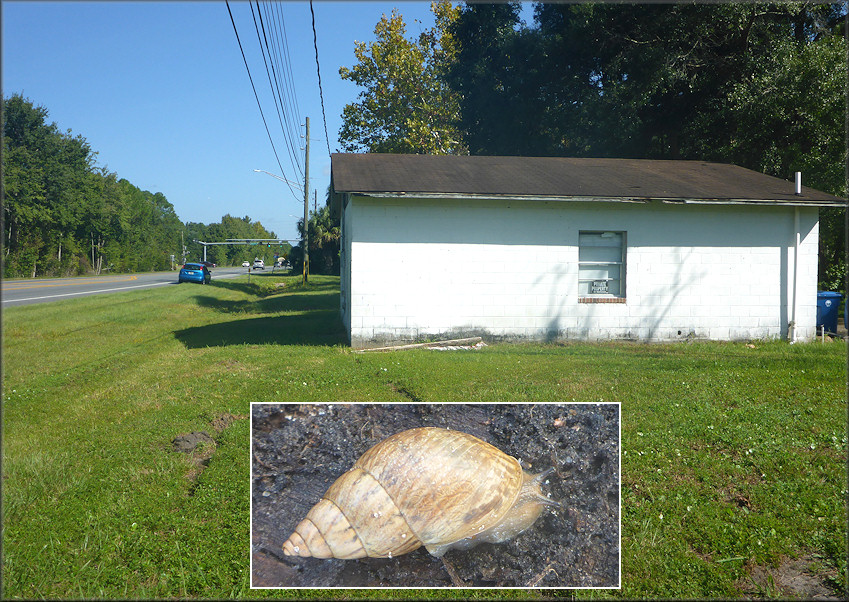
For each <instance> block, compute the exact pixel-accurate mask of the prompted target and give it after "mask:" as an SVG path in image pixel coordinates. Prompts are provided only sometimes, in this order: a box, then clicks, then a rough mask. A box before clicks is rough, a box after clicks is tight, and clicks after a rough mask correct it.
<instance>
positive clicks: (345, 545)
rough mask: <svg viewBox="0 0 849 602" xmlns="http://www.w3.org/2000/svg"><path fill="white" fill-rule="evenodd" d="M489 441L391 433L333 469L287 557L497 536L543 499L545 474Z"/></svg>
mask: <svg viewBox="0 0 849 602" xmlns="http://www.w3.org/2000/svg"><path fill="white" fill-rule="evenodd" d="M549 472H550V471H547V472H545V473H542V474H539V475H536V476H534V475H531V474H529V473H527V472H525V471H523V470H522V468H521V466H520V464H519V462H518V460H516V459H515V458H513V457H512V456H509V455H507V454H505V453H504V452H502V451H500V450H499V449H498V448H496V447H493V446H492V445H490V444H489V443H486V442H485V441H482V440H480V439H478V438H477V437H473V436H472V435H469V434H466V433H462V432H459V431H450V430H446V429H440V428H430V427H425V428H416V429H410V430H407V431H403V432H400V433H397V434H395V435H393V436H391V437H389V438H388V439H385V440H384V441H382V442H380V443H378V444H377V445H375V446H374V447H372V448H371V449H369V450H368V451H367V452H366V453H365V454H363V455H362V457H360V459H359V460H357V462H356V463H355V464H354V466H353V468H351V470H349V471H348V472H346V473H345V474H343V475H342V476H340V477H339V478H338V479H337V480H336V482H334V483H333V485H331V486H330V488H329V489H328V490H327V492H326V493H325V494H324V496H322V499H321V500H320V501H319V502H318V503H317V504H316V505H315V506H313V507H312V509H311V510H310V511H309V512H308V513H307V515H306V517H305V518H304V519H303V520H302V521H301V522H300V523H299V524H298V525H297V527H296V528H295V531H294V533H292V535H291V536H290V537H289V539H288V540H286V542H285V543H284V544H283V553H284V554H285V555H288V556H313V557H316V558H343V559H347V558H363V557H366V556H369V557H373V558H391V557H393V556H400V555H401V554H406V553H408V552H412V551H413V550H415V549H417V548H419V547H420V546H422V545H424V546H425V547H426V548H427V550H428V551H429V552H430V553H431V554H433V555H434V556H442V555H443V554H444V553H445V552H446V551H447V550H449V549H451V548H468V547H471V546H472V545H475V544H477V543H479V542H482V541H486V542H491V543H498V542H501V541H505V540H506V539H509V538H510V537H512V536H514V535H516V534H518V533H519V532H521V531H523V530H525V529H527V528H528V527H530V526H531V525H532V524H533V523H534V521H535V520H536V519H537V517H538V516H539V515H540V513H541V512H542V510H543V509H544V507H545V506H547V505H548V506H552V505H554V506H556V505H558V504H557V503H556V502H553V501H552V500H550V499H548V498H547V497H545V496H543V495H542V493H541V491H540V483H541V481H542V479H543V478H544V477H545V476H546V475H547V474H549Z"/></svg>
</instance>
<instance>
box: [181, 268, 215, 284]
mask: <svg viewBox="0 0 849 602" xmlns="http://www.w3.org/2000/svg"><path fill="white" fill-rule="evenodd" d="M210 280H212V274H210V273H209V268H208V267H206V266H205V265H203V264H202V263H187V264H185V265H184V266H183V267H182V269H180V275H179V276H178V277H177V282H197V283H198V284H209V281H210Z"/></svg>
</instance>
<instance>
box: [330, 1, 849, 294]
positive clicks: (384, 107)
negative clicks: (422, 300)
mask: <svg viewBox="0 0 849 602" xmlns="http://www.w3.org/2000/svg"><path fill="white" fill-rule="evenodd" d="M431 9H432V11H433V13H434V17H435V24H434V26H433V27H432V28H429V29H425V30H424V31H422V32H421V33H420V34H419V35H418V36H408V34H407V31H406V24H405V23H404V19H403V16H402V15H401V14H400V13H399V12H398V11H397V10H394V11H393V12H392V13H391V14H390V15H388V16H387V15H384V16H383V18H382V19H381V20H380V21H379V22H378V24H377V26H376V27H375V40H374V42H372V43H370V44H366V43H364V42H358V43H357V44H356V46H355V58H356V61H357V62H356V64H355V65H354V66H353V67H351V68H348V67H342V68H341V69H340V75H341V77H342V78H343V79H347V80H350V81H352V82H354V83H355V84H357V85H358V86H359V87H360V88H361V91H360V93H359V95H358V97H357V101H356V102H353V103H350V104H348V105H347V106H345V108H344V110H343V115H342V118H343V124H342V127H341V129H340V133H339V138H340V143H341V145H342V147H343V148H344V150H346V151H348V152H395V153H421V154H473V155H524V156H570V157H621V158H641V159H690V160H702V161H715V162H722V163H733V164H736V165H739V166H742V167H746V168H749V169H753V170H755V171H759V172H762V173H766V174H768V175H772V176H776V177H779V178H783V179H790V178H792V174H793V172H794V171H801V172H803V177H804V178H805V184H806V185H808V186H811V187H814V188H817V189H820V190H823V191H825V192H829V193H831V194H834V195H838V196H844V197H845V196H846V194H847V189H846V188H847V184H846V170H845V166H846V161H847V152H846V138H845V135H846V134H845V132H846V129H845V118H846V117H845V115H846V89H845V88H846V87H845V83H846V75H847V67H846V52H847V40H846V38H847V32H846V26H845V18H846V11H847V7H846V3H833V4H822V3H817V2H783V3H773V4H767V3H719V4H714V3H710V4H703V3H696V4H619V3H612V4H591V3H578V4H562V3H551V4H546V3H535V4H534V5H533V21H532V22H531V23H529V24H528V23H523V22H522V20H521V5H520V3H519V2H507V3H496V4H479V3H463V4H460V5H453V4H451V3H450V2H449V1H448V0H439V1H437V2H433V3H432V4H431ZM844 213H845V212H844V211H843V210H841V209H829V210H823V211H822V212H821V227H820V272H819V280H820V286H821V287H822V288H826V289H830V290H843V287H844V284H843V283H844V280H845V278H846V261H845V247H846V240H845V228H844Z"/></svg>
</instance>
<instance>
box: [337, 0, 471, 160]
mask: <svg viewBox="0 0 849 602" xmlns="http://www.w3.org/2000/svg"><path fill="white" fill-rule="evenodd" d="M431 10H432V11H433V12H434V15H435V17H436V23H435V25H434V27H433V28H432V29H429V30H426V31H424V32H422V34H421V35H420V36H419V37H418V39H408V38H407V32H406V25H405V23H404V19H403V17H402V16H401V14H400V13H399V12H398V11H397V9H395V10H393V11H392V14H391V15H390V16H389V17H387V16H386V15H383V17H382V18H381V20H380V21H379V22H378V23H377V26H376V27H375V30H374V33H375V37H376V40H375V41H374V42H372V43H371V44H366V43H365V42H357V43H356V45H355V49H354V55H355V56H356V58H357V64H356V65H354V66H353V68H351V69H348V68H347V67H341V68H340V69H339V75H340V76H341V77H342V79H347V80H350V81H352V82H354V83H355V84H357V85H358V86H360V87H362V88H363V90H362V91H361V92H360V93H359V95H358V99H359V102H357V103H351V104H348V105H346V106H345V107H344V109H343V111H342V127H341V129H340V132H339V140H340V142H341V143H342V145H343V147H344V148H345V150H347V151H349V152H359V151H366V152H377V153H419V154H464V153H465V152H466V149H465V145H464V143H463V140H462V136H461V134H460V130H459V129H458V127H457V118H458V115H459V96H458V95H457V94H456V92H454V91H453V90H452V89H451V88H450V87H449V85H448V83H447V81H446V79H445V72H446V70H447V68H448V66H449V65H450V64H451V63H452V62H453V61H454V60H455V55H456V44H455V42H454V40H453V37H452V34H451V33H450V31H449V30H450V26H451V23H452V22H453V21H454V19H456V17H457V14H458V10H457V9H456V8H454V7H452V5H451V3H450V2H448V1H447V0H440V1H438V2H433V3H432V4H431Z"/></svg>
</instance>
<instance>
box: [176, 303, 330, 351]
mask: <svg viewBox="0 0 849 602" xmlns="http://www.w3.org/2000/svg"><path fill="white" fill-rule="evenodd" d="M174 336H176V337H177V340H178V341H180V342H181V343H183V345H185V346H186V348H188V349H199V348H205V347H227V346H230V345H327V346H332V345H340V344H344V343H345V333H344V330H343V329H342V320H341V318H340V317H339V312H338V311H333V310H314V311H307V312H304V313H300V314H295V315H291V316H264V317H255V318H245V319H244V320H233V321H229V322H220V323H218V324H210V325H208V326H195V327H193V328H186V329H183V330H178V331H177V332H175V333H174Z"/></svg>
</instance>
